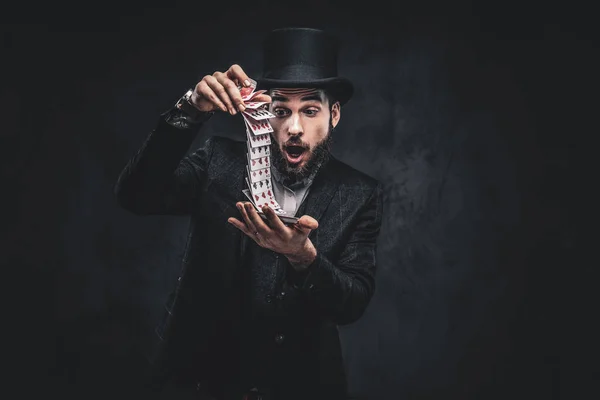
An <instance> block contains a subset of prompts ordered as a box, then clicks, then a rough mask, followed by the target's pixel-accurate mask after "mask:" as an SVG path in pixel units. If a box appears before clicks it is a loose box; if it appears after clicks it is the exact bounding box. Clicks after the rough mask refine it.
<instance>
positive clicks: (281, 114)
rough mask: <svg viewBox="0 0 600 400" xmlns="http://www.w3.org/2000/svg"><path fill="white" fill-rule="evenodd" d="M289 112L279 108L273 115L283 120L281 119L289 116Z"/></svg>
mask: <svg viewBox="0 0 600 400" xmlns="http://www.w3.org/2000/svg"><path fill="white" fill-rule="evenodd" d="M289 111H290V110H288V109H285V108H281V107H277V108H275V109H274V110H273V114H275V116H276V117H278V118H281V117H285V116H286V115H288V114H289Z"/></svg>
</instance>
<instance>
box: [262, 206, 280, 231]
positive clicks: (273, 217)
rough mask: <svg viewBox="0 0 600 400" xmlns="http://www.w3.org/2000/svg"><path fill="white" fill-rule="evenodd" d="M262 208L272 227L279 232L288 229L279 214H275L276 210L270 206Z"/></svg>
mask: <svg viewBox="0 0 600 400" xmlns="http://www.w3.org/2000/svg"><path fill="white" fill-rule="evenodd" d="M262 210H263V213H264V214H265V216H266V217H267V220H268V221H269V226H270V227H271V229H273V230H274V231H276V232H279V233H284V232H285V231H286V229H285V225H284V223H283V222H282V221H281V220H280V219H279V217H278V216H277V214H275V210H273V209H272V208H271V207H269V206H264V207H263V208H262Z"/></svg>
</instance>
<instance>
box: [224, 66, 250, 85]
mask: <svg viewBox="0 0 600 400" xmlns="http://www.w3.org/2000/svg"><path fill="white" fill-rule="evenodd" d="M226 75H227V77H228V78H229V79H231V80H237V81H238V82H241V83H243V84H244V86H246V87H248V86H250V78H249V77H248V75H246V73H245V72H244V70H243V69H242V67H240V66H239V65H238V64H233V65H232V66H231V67H229V69H228V70H227V72H226Z"/></svg>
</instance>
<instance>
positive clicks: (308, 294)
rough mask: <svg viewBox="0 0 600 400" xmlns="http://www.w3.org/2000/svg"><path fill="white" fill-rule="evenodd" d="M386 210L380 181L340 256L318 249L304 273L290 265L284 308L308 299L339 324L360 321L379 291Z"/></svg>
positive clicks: (285, 288) (323, 313) (363, 208)
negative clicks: (379, 253) (380, 243)
mask: <svg viewBox="0 0 600 400" xmlns="http://www.w3.org/2000/svg"><path fill="white" fill-rule="evenodd" d="M382 211H383V191H382V187H381V184H380V183H378V184H377V186H376V187H375V189H374V190H373V193H372V194H371V196H370V198H369V200H368V201H367V202H366V203H365V205H364V206H363V207H362V208H361V210H360V211H359V214H358V218H357V221H356V223H355V226H354V230H353V232H352V233H351V235H350V239H349V240H348V242H347V243H346V245H345V246H344V248H343V250H342V252H341V254H340V256H339V258H338V259H336V260H330V259H328V258H327V257H325V256H324V255H323V254H321V253H319V251H318V249H317V257H316V259H315V260H314V261H313V263H312V264H311V265H309V266H308V268H307V269H306V270H305V271H304V272H302V273H298V272H296V271H295V270H294V269H293V268H292V267H291V266H289V265H288V268H287V271H288V274H287V276H286V280H285V282H284V292H286V291H287V294H288V295H286V296H285V299H284V307H286V308H288V306H289V307H290V308H289V310H290V311H291V309H293V308H294V307H302V306H303V305H306V302H308V303H309V304H310V305H312V307H311V308H312V309H317V310H318V313H319V315H321V316H323V317H325V318H327V319H329V320H331V321H333V322H334V323H336V324H338V325H346V324H350V323H352V322H355V321H356V320H358V319H359V318H360V317H361V316H362V315H363V313H364V311H365V309H366V308H367V306H368V304H369V302H370V300H371V298H372V296H373V292H374V291H375V270H376V252H377V238H378V236H379V231H380V228H381V221H382ZM286 303H287V304H286Z"/></svg>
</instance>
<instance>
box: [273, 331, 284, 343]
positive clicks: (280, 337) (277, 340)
mask: <svg viewBox="0 0 600 400" xmlns="http://www.w3.org/2000/svg"><path fill="white" fill-rule="evenodd" d="M284 339H285V336H284V334H283V333H278V334H277V335H275V343H277V344H281V343H283V340H284Z"/></svg>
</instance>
